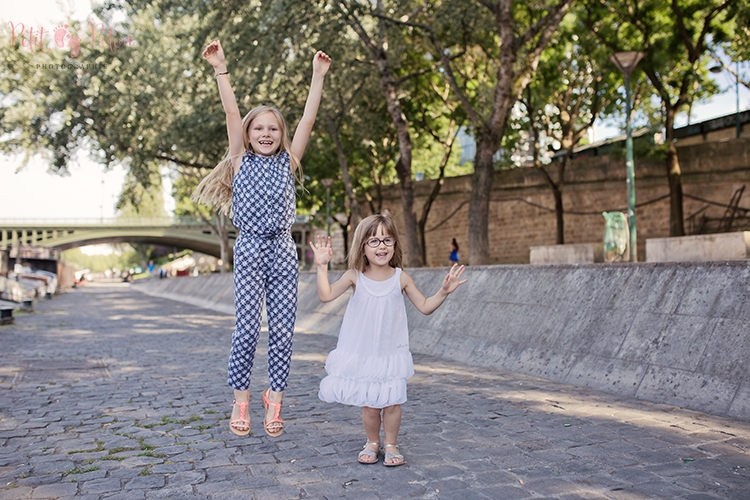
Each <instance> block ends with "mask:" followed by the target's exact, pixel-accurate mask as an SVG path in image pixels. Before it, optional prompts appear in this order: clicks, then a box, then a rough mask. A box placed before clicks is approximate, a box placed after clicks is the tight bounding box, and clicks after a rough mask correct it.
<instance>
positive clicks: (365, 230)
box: [348, 213, 403, 272]
mask: <svg viewBox="0 0 750 500" xmlns="http://www.w3.org/2000/svg"><path fill="white" fill-rule="evenodd" d="M381 226H382V227H383V232H384V233H385V234H387V235H388V236H391V237H393V238H395V239H396V243H394V245H393V257H391V260H390V262H388V265H390V266H391V267H401V261H402V260H403V253H402V251H401V242H400V241H399V239H398V230H397V229H396V223H395V222H394V221H393V219H392V218H391V217H390V215H389V214H386V213H382V214H375V215H370V216H368V217H365V218H364V219H362V222H360V223H359V225H358V226H357V229H355V230H354V238H352V246H351V248H350V249H349V259H348V263H349V269H356V270H357V271H360V272H364V270H365V268H366V267H367V266H368V265H369V264H370V263H369V261H368V260H367V257H366V256H365V242H366V241H367V239H368V238H371V237H373V236H375V235H376V234H378V228H379V227H381Z"/></svg>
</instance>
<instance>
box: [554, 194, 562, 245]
mask: <svg viewBox="0 0 750 500" xmlns="http://www.w3.org/2000/svg"><path fill="white" fill-rule="evenodd" d="M552 193H553V194H554V196H555V218H556V219H557V244H558V245H564V244H565V217H564V213H565V212H563V198H562V191H560V190H559V189H555V190H553V191H552Z"/></svg>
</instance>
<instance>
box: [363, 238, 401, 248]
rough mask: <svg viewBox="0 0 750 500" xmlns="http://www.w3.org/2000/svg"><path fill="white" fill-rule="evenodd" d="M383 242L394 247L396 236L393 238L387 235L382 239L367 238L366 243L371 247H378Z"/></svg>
mask: <svg viewBox="0 0 750 500" xmlns="http://www.w3.org/2000/svg"><path fill="white" fill-rule="evenodd" d="M381 243H382V244H383V245H385V246H387V247H392V246H393V245H395V244H396V238H393V237H391V236H386V237H385V238H383V239H382V240H381V239H380V238H375V237H372V238H367V241H365V245H367V246H368V247H370V248H378V247H379V246H380V244H381Z"/></svg>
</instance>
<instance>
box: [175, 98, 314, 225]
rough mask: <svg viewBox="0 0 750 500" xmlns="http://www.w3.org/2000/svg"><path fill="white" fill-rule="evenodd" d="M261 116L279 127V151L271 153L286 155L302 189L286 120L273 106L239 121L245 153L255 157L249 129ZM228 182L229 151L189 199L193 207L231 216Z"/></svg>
mask: <svg viewBox="0 0 750 500" xmlns="http://www.w3.org/2000/svg"><path fill="white" fill-rule="evenodd" d="M263 113H271V114H273V115H274V117H276V121H277V122H278V123H279V129H280V131H281V145H280V146H279V149H277V150H276V151H274V154H278V153H281V152H283V151H286V152H287V153H289V161H290V163H291V165H292V170H293V171H294V176H295V178H296V179H297V182H299V183H300V185H302V165H301V164H300V161H299V158H297V157H296V156H295V155H294V154H293V153H292V150H291V148H292V142H291V140H290V139H289V133H288V127H287V125H286V120H284V115H282V114H281V111H279V110H278V109H277V108H275V107H273V106H257V107H255V108H253V109H251V110H250V112H249V113H248V114H246V115H245V117H244V118H243V119H242V140H243V146H244V148H245V151H246V152H248V153H250V154H256V153H255V151H253V148H252V146H251V145H250V126H251V125H252V123H253V120H255V118H257V117H258V116H260V115H262V114H263ZM232 181H234V168H233V167H232V157H231V156H229V151H228V150H227V152H226V154H225V155H224V158H223V159H222V160H221V161H220V162H219V163H218V164H217V165H216V166H215V167H214V168H213V170H211V172H210V173H209V174H208V175H207V176H206V177H204V178H203V180H202V181H201V182H200V184H198V187H196V188H195V191H194V192H193V194H192V196H191V197H190V198H191V199H192V200H193V201H195V202H196V203H203V204H204V205H212V206H214V207H216V209H217V210H218V211H219V212H222V213H224V214H227V215H229V216H231V212H232Z"/></svg>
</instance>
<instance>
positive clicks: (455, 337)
mask: <svg viewBox="0 0 750 500" xmlns="http://www.w3.org/2000/svg"><path fill="white" fill-rule="evenodd" d="M409 273H410V274H411V275H412V276H413V277H414V279H415V281H416V283H417V286H418V287H419V289H420V290H421V291H422V292H423V293H424V294H425V295H428V296H429V295H432V294H433V293H435V292H436V291H437V290H438V288H439V287H440V284H441V281H442V279H443V277H444V275H445V269H429V268H421V269H411V270H409ZM340 274H341V272H332V273H331V274H330V278H331V280H332V281H333V280H334V279H336V278H338V276H340ZM465 277H467V278H468V279H469V281H468V283H466V284H465V285H463V286H461V287H460V288H459V289H458V290H457V291H456V292H455V293H454V294H453V295H451V296H450V297H449V298H448V299H447V300H446V302H445V303H444V304H443V305H442V306H441V307H440V308H439V309H438V310H437V311H435V312H434V313H433V314H432V315H430V316H424V315H422V314H421V313H419V312H418V311H417V310H416V309H415V308H414V307H413V306H412V305H411V303H410V302H409V301H408V299H407V302H406V303H407V314H408V319H409V330H410V346H411V350H412V352H416V353H423V354H429V355H433V356H438V357H441V358H445V359H450V360H455V361H459V362H462V363H466V364H468V365H470V366H476V367H477V372H478V373H481V369H482V367H491V368H497V369H504V370H509V371H512V372H516V373H523V374H527V375H534V376H538V377H541V378H544V379H548V380H553V381H556V382H561V383H567V384H571V385H576V386H583V387H588V388H591V389H596V390H600V391H604V392H608V393H612V394H617V395H621V396H627V397H635V398H638V399H644V400H648V401H654V402H658V403H664V404H672V405H676V406H680V407H684V408H690V409H694V410H700V411H704V412H707V413H712V414H716V415H725V416H729V417H732V418H737V419H741V420H746V421H750V308H748V307H747V304H748V301H749V300H750V286H749V285H748V283H750V265H748V264H747V263H746V262H743V261H731V262H730V261H726V262H706V263H638V264H579V265H549V266H547V265H542V266H528V265H504V266H477V267H471V268H468V269H467V272H466V274H465ZM136 288H137V289H139V290H141V291H144V292H146V293H151V294H155V295H160V296H164V297H168V298H173V299H176V300H182V301H186V302H190V303H193V304H196V305H202V306H204V307H210V308H214V309H218V310H221V311H224V312H226V310H227V308H232V280H231V276H229V275H212V276H200V277H197V278H188V277H186V278H178V279H172V280H161V281H159V280H153V281H151V282H150V283H144V284H138V285H136ZM347 302H348V294H347V295H345V296H343V297H340V298H339V299H337V300H335V301H333V302H330V303H328V304H321V303H320V301H319V300H318V295H317V287H316V275H315V273H309V272H303V273H301V275H300V283H299V302H298V304H299V305H298V314H297V329H298V331H300V332H305V331H309V332H317V333H324V334H329V335H337V334H338V330H339V327H340V325H341V320H342V318H343V314H344V311H345V310H346V305H347ZM320 354H325V353H320Z"/></svg>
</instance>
